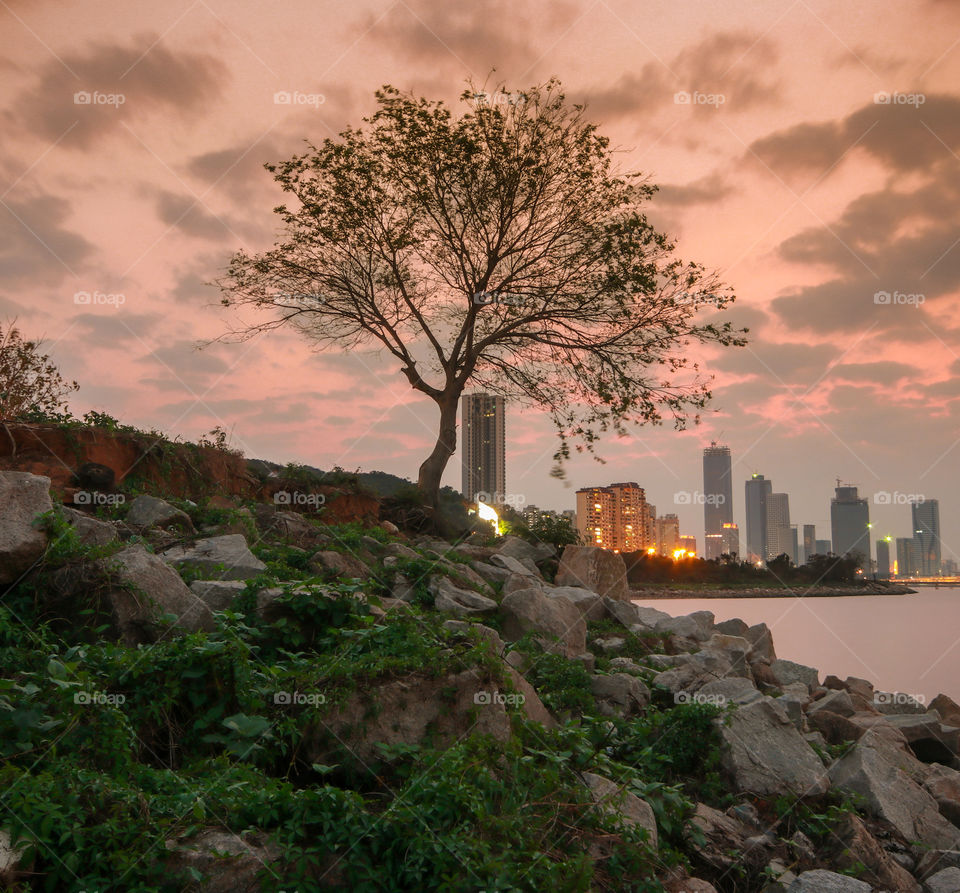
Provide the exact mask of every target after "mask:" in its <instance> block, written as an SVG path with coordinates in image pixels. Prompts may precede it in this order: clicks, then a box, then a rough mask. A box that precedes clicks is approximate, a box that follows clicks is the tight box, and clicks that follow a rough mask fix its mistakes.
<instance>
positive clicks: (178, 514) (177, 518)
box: [125, 495, 193, 532]
mask: <svg viewBox="0 0 960 893" xmlns="http://www.w3.org/2000/svg"><path fill="white" fill-rule="evenodd" d="M125 520H126V522H127V524H129V525H130V526H131V527H135V528H137V529H138V530H143V529H145V528H147V527H178V528H180V529H181V530H184V531H186V532H190V531H192V530H193V522H192V521H191V520H190V516H189V515H188V514H187V513H186V512H184V511H181V510H180V509H178V508H174V507H173V506H172V505H170V503H169V502H166V501H164V500H163V499H158V498H157V497H156V496H147V495H142V496H138V497H137V498H136V499H134V500H133V502H131V503H130V509H129V511H128V512H127V517H126V519H125Z"/></svg>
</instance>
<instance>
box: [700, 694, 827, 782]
mask: <svg viewBox="0 0 960 893" xmlns="http://www.w3.org/2000/svg"><path fill="white" fill-rule="evenodd" d="M717 727H718V729H719V731H720V736H721V738H722V739H723V750H722V757H721V761H722V764H723V767H724V768H725V769H726V771H727V772H728V773H729V774H730V776H731V777H732V779H733V783H734V785H735V787H736V790H737V791H739V792H743V793H751V794H756V795H757V796H761V797H764V796H778V795H780V794H787V793H792V794H796V795H797V796H801V797H803V796H811V795H813V796H816V795H819V794H823V793H826V791H827V789H828V788H829V782H828V780H827V778H826V776H825V774H824V769H823V765H822V763H821V762H820V760H819V759H818V757H817V755H816V754H815V753H814V752H813V750H812V749H811V747H810V745H809V744H807V742H806V741H804V740H803V737H802V736H801V735H800V733H799V732H798V731H797V729H796V727H795V726H794V725H793V723H792V722H791V721H790V719H789V718H788V717H787V715H786V713H785V712H784V710H783V708H782V707H781V706H780V705H779V704H777V702H776V701H774V699H773V698H762V699H760V700H757V701H753V702H751V703H749V704H744V705H742V706H740V707H738V708H737V709H736V710H735V711H734V712H733V713H732V714H731V715H730V718H729V724H728V725H724V724H723V722H722V721H717Z"/></svg>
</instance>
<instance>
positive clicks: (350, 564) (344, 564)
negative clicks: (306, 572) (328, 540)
mask: <svg viewBox="0 0 960 893" xmlns="http://www.w3.org/2000/svg"><path fill="white" fill-rule="evenodd" d="M310 567H311V569H312V570H313V571H314V572H315V573H323V572H324V571H332V572H333V573H335V574H336V575H337V576H338V577H347V578H349V579H352V580H368V579H369V578H370V576H371V572H370V568H369V567H367V565H365V564H364V563H363V562H362V561H361V560H360V559H359V558H355V557H354V556H353V555H347V554H346V553H345V552H333V551H320V552H316V553H314V555H313V557H312V558H311V559H310Z"/></svg>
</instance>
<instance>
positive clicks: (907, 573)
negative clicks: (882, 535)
mask: <svg viewBox="0 0 960 893" xmlns="http://www.w3.org/2000/svg"><path fill="white" fill-rule="evenodd" d="M896 572H897V576H898V577H912V576H913V575H914V574H915V573H916V572H917V567H916V561H915V560H914V557H913V537H912V536H898V537H897V564H896Z"/></svg>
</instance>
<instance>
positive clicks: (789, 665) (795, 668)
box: [770, 659, 820, 690]
mask: <svg viewBox="0 0 960 893" xmlns="http://www.w3.org/2000/svg"><path fill="white" fill-rule="evenodd" d="M770 669H771V671H772V672H773V676H774V678H775V679H776V680H777V682H778V683H779V684H780V685H789V684H790V683H791V682H802V683H803V684H804V685H806V686H807V688H809V689H811V690H812V689H814V688H816V687H817V686H818V685H819V684H820V681H819V678H818V675H819V674H818V673H817V671H816V670H815V669H814V668H813V667H805V666H804V665H803V664H798V663H794V662H793V661H792V660H779V659H778V660H774V661H772V662H771V663H770Z"/></svg>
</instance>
